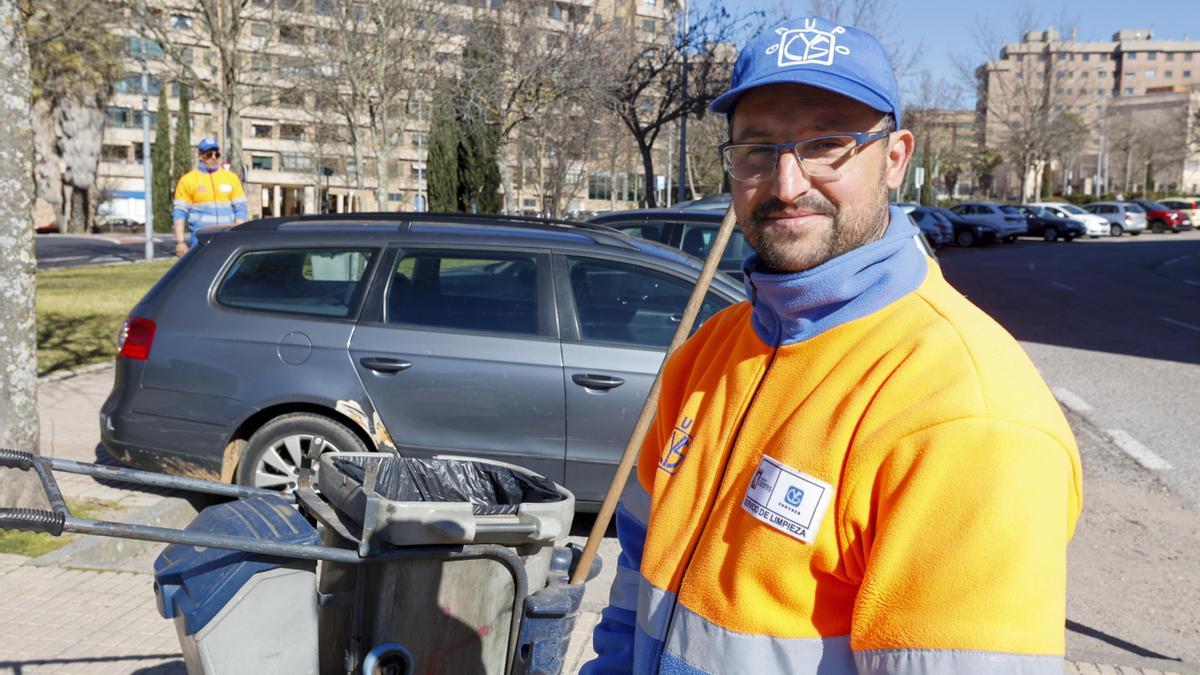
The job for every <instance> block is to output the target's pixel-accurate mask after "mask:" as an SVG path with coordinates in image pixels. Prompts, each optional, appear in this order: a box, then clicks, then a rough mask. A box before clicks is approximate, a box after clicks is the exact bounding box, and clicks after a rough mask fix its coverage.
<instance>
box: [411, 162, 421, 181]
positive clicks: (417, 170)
mask: <svg viewBox="0 0 1200 675" xmlns="http://www.w3.org/2000/svg"><path fill="white" fill-rule="evenodd" d="M408 175H409V176H410V177H412V178H414V179H416V180H425V169H423V168H421V167H418V166H417V165H416V164H413V165H412V168H411V169H410V171H409V174H408Z"/></svg>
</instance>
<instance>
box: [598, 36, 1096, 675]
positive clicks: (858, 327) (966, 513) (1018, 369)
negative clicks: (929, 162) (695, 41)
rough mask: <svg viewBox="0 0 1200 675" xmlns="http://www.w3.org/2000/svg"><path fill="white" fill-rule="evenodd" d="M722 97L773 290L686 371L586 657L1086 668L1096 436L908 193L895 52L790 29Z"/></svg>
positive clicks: (642, 477)
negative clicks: (1075, 607) (1080, 560)
mask: <svg viewBox="0 0 1200 675" xmlns="http://www.w3.org/2000/svg"><path fill="white" fill-rule="evenodd" d="M709 109H710V110H711V111H712V112H715V113H721V114H725V115H727V116H728V119H729V127H728V128H729V141H728V142H726V143H724V144H723V145H722V146H721V148H720V151H721V155H722V158H723V160H724V166H725V170H726V171H727V172H728V173H729V175H730V178H731V184H732V198H733V208H734V210H735V212H736V215H737V219H738V222H739V223H740V224H741V227H742V231H743V233H744V234H745V237H746V239H747V240H748V241H749V243H750V244H751V245H752V246H753V248H754V250H755V251H756V253H755V254H754V255H752V256H750V258H748V259H747V260H746V261H745V262H744V263H743V272H744V274H745V286H746V297H747V298H749V301H748V302H744V303H740V304H738V305H734V306H733V307H730V308H728V309H726V310H724V311H723V312H721V313H719V314H717V315H716V316H714V317H713V318H711V319H709V320H708V321H707V322H706V323H705V324H704V325H703V326H702V327H701V328H700V329H699V330H698V331H697V333H696V334H695V335H694V336H693V337H692V338H691V339H690V340H688V341H687V343H685V344H684V345H683V346H682V347H681V348H680V349H679V350H678V351H677V352H676V353H675V354H674V355H673V356H672V357H671V359H670V360H669V361H668V363H667V364H666V366H665V371H664V374H663V387H662V394H661V397H660V399H659V402H658V413H657V419H656V421H655V423H654V424H653V426H652V427H651V430H650V433H649V435H648V436H647V438H646V442H645V444H644V445H643V446H642V449H641V454H640V457H639V459H638V466H637V478H638V480H637V482H636V484H634V485H631V486H629V488H627V490H626V493H625V498H624V500H623V501H622V503H621V504H620V505H619V507H618V509H617V520H616V524H617V533H618V535H619V538H620V542H621V547H622V553H621V556H620V559H619V560H618V567H617V572H616V579H615V582H614V585H613V588H612V592H611V596H610V605H609V607H608V608H606V609H605V610H604V612H603V614H602V619H601V621H600V623H599V624H598V625H597V627H596V629H595V633H594V638H593V644H594V646H595V650H596V654H597V657H596V659H595V660H593V661H591V662H590V663H588V664H586V665H585V667H584V670H583V672H584V673H586V674H589V675H595V674H597V673H610V672H611V673H616V672H634V673H739V674H751V675H784V674H788V675H804V674H817V673H820V674H822V675H850V674H863V675H866V674H877V673H929V674H933V673H938V674H943V673H944V674H961V675H966V674H970V675H990V674H1000V673H1024V674H1040V673H1046V674H1049V673H1062V672H1063V669H1064V661H1063V652H1064V640H1065V628H1064V624H1065V607H1066V574H1067V564H1066V552H1067V543H1068V541H1069V540H1070V538H1071V535H1072V533H1073V531H1074V528H1075V523H1076V519H1077V518H1078V516H1079V513H1080V509H1081V506H1082V488H1081V474H1080V465H1079V454H1078V450H1077V448H1076V445H1075V441H1074V438H1073V436H1072V434H1071V429H1070V427H1069V426H1068V425H1067V422H1066V420H1065V418H1064V417H1063V414H1062V411H1061V410H1060V408H1059V406H1058V404H1057V402H1056V401H1055V400H1054V397H1053V396H1052V395H1051V393H1050V391H1049V390H1048V389H1047V387H1046V385H1045V383H1044V382H1043V381H1042V379H1041V377H1040V376H1039V375H1038V372H1037V370H1036V369H1035V368H1034V366H1033V364H1032V363H1031V362H1030V360H1029V358H1028V357H1027V356H1026V355H1025V353H1024V352H1023V351H1022V350H1021V348H1020V346H1019V345H1018V344H1017V342H1016V341H1015V340H1014V339H1013V338H1012V336H1010V335H1009V334H1008V333H1007V332H1005V330H1004V329H1003V328H1002V327H1001V326H999V325H998V324H997V323H996V322H995V321H993V320H992V319H991V318H990V317H988V316H987V315H985V314H984V313H983V312H982V311H980V310H979V309H978V308H976V307H975V306H974V305H972V304H971V303H970V302H968V301H967V300H966V299H965V298H964V297H963V296H962V295H961V294H960V293H958V292H957V291H956V290H955V289H954V288H952V287H951V286H950V285H949V284H948V283H947V282H946V280H945V279H944V278H943V277H942V274H941V271H940V269H939V268H938V266H937V264H936V263H935V262H934V261H932V260H930V259H929V258H927V257H926V255H925V254H924V253H923V252H922V251H921V250H920V249H918V247H917V246H916V245H914V243H913V241H914V240H913V235H915V234H916V228H915V227H914V226H913V224H912V223H911V222H910V220H909V219H908V218H907V217H905V214H904V212H903V211H900V210H899V209H897V208H889V204H888V190H889V189H894V188H897V187H898V186H900V185H901V184H902V182H903V180H904V175H905V168H906V167H907V165H908V162H909V159H910V158H911V157H912V154H913V135H912V134H911V133H910V132H909V131H907V130H905V129H904V128H903V126H902V120H901V107H900V101H899V95H898V91H897V85H896V80H895V77H894V75H893V71H892V64H891V63H890V61H889V58H888V56H887V53H886V52H885V51H884V49H883V47H882V46H881V45H880V44H879V42H878V41H877V40H876V39H875V38H874V37H872V36H870V35H868V34H866V33H864V32H862V31H859V30H857V29H855V28H852V27H849V26H841V25H837V24H835V23H833V22H831V21H828V20H826V19H822V18H816V17H812V18H804V19H800V20H795V21H788V22H786V23H784V24H783V25H781V26H779V27H778V28H776V29H774V30H770V31H767V32H765V33H763V34H761V35H759V36H757V37H755V38H754V39H752V40H751V41H750V42H749V43H748V44H746V45H745V48H744V49H743V50H742V52H741V53H740V56H739V58H738V60H737V63H736V65H735V67H734V70H733V76H732V82H731V85H730V88H729V90H728V91H726V92H725V93H724V94H723V95H722V96H720V97H719V98H717V99H716V100H715V101H713V103H712V104H711V106H710V108H709Z"/></svg>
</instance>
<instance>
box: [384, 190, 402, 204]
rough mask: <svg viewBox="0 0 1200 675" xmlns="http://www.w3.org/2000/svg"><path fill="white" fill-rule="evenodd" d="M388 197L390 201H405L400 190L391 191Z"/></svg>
mask: <svg viewBox="0 0 1200 675" xmlns="http://www.w3.org/2000/svg"><path fill="white" fill-rule="evenodd" d="M387 199H388V201H389V202H402V201H404V195H403V194H401V193H399V192H389V193H388V197H387Z"/></svg>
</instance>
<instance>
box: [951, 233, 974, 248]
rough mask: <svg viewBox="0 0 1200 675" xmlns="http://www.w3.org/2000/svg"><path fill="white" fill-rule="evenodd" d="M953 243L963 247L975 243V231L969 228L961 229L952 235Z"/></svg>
mask: <svg viewBox="0 0 1200 675" xmlns="http://www.w3.org/2000/svg"><path fill="white" fill-rule="evenodd" d="M954 243H956V244H958V245H959V246H961V247H963V248H967V247H970V246H974V245H975V233H974V232H971V231H970V230H962V231H961V232H958V233H956V234H955V235H954Z"/></svg>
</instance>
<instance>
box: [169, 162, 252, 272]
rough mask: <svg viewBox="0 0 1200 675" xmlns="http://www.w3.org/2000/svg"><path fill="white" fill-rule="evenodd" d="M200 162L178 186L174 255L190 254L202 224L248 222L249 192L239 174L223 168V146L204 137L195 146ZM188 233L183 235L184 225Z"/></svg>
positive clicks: (185, 175)
mask: <svg viewBox="0 0 1200 675" xmlns="http://www.w3.org/2000/svg"><path fill="white" fill-rule="evenodd" d="M196 152H197V153H198V154H199V156H200V163H199V164H198V165H197V166H196V168H195V169H192V170H191V171H189V172H187V173H186V174H184V175H183V176H182V177H180V179H179V183H178V184H177V185H176V186H175V205H174V208H173V209H172V212H171V219H172V220H173V221H174V225H175V255H177V256H181V255H183V254H184V253H187V250H188V248H189V247H191V246H194V245H195V244H196V230H198V229H200V228H202V227H213V226H226V227H229V226H233V225H240V224H241V223H244V222H246V210H247V207H246V193H245V191H244V190H243V189H242V181H241V180H240V179H239V178H238V177H237V174H236V173H234V172H232V171H230V170H228V169H225V168H222V166H221V147H220V145H218V144H217V139H215V138H202V139H200V142H199V143H198V144H197V145H196ZM185 227H186V228H187V230H188V232H189V236H188V238H187V239H185V238H184V228H185Z"/></svg>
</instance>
